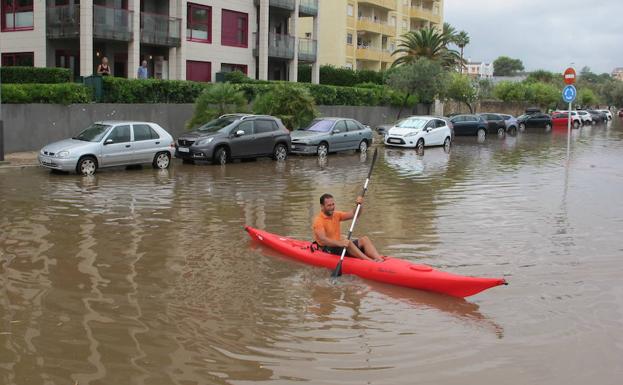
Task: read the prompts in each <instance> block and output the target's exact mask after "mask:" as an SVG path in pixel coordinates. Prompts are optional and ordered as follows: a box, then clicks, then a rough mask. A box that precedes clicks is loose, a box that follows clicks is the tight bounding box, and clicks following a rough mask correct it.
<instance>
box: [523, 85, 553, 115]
mask: <svg viewBox="0 0 623 385" xmlns="http://www.w3.org/2000/svg"><path fill="white" fill-rule="evenodd" d="M559 100H561V94H560V89H559V88H558V87H556V86H554V85H553V84H548V83H542V82H536V83H528V84H527V85H526V101H528V102H530V103H533V104H536V105H537V106H540V107H542V108H543V109H546V108H547V107H555V105H556V103H558V101H559Z"/></svg>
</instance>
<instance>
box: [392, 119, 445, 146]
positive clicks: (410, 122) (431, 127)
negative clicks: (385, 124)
mask: <svg viewBox="0 0 623 385" xmlns="http://www.w3.org/2000/svg"><path fill="white" fill-rule="evenodd" d="M451 142H452V129H451V128H450V126H449V122H448V121H446V120H445V119H444V118H438V117H436V116H411V117H409V118H407V119H405V120H403V121H401V122H400V123H399V124H397V125H396V126H394V127H392V128H390V129H389V131H388V132H387V134H386V135H385V140H384V143H385V145H386V146H397V147H410V148H418V149H423V148H424V147H425V146H450V144H451Z"/></svg>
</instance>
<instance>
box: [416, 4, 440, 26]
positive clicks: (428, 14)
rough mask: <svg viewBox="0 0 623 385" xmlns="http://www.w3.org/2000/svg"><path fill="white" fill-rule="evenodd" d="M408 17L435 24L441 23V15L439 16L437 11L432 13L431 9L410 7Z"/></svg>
mask: <svg viewBox="0 0 623 385" xmlns="http://www.w3.org/2000/svg"><path fill="white" fill-rule="evenodd" d="M410 17H411V18H414V19H422V20H429V21H433V22H436V23H439V22H441V15H439V11H438V10H436V12H434V11H433V9H432V8H425V7H413V6H412V7H411V8H410Z"/></svg>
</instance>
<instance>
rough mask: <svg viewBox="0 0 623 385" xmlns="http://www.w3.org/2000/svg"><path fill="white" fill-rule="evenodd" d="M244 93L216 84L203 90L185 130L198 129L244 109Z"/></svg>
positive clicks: (232, 87) (235, 87) (233, 87)
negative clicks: (216, 119) (211, 121)
mask: <svg viewBox="0 0 623 385" xmlns="http://www.w3.org/2000/svg"><path fill="white" fill-rule="evenodd" d="M246 105H247V99H246V98H245V96H244V92H242V91H240V90H239V89H238V87H237V86H236V85H234V84H230V83H217V84H214V85H210V86H209V87H208V88H206V89H205V90H203V92H202V93H201V94H200V95H199V97H198V98H197V100H196V102H195V113H194V115H193V117H192V119H191V120H190V121H189V122H188V123H186V127H187V128H194V127H198V126H200V125H202V124H204V123H207V122H209V121H210V120H212V119H214V118H216V117H218V116H221V115H224V114H229V113H233V112H240V111H243V110H244V109H245V108H246Z"/></svg>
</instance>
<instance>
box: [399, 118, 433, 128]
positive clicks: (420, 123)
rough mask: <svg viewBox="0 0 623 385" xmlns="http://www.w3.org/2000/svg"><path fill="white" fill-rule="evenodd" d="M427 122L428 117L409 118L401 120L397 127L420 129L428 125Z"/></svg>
mask: <svg viewBox="0 0 623 385" xmlns="http://www.w3.org/2000/svg"><path fill="white" fill-rule="evenodd" d="M426 122H428V119H422V118H408V119H405V120H403V121H402V122H400V123H399V124H398V125H397V126H396V127H400V128H413V129H420V128H423V127H424V126H425V125H426Z"/></svg>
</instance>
